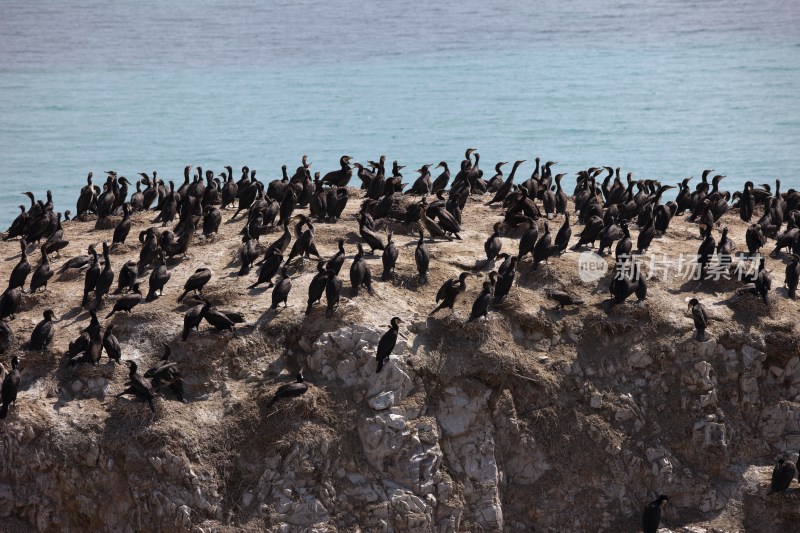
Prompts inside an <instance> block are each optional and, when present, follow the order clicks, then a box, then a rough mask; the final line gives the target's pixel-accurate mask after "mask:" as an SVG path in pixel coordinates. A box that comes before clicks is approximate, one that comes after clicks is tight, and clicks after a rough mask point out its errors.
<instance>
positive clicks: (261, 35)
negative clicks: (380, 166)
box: [0, 0, 800, 226]
mask: <svg viewBox="0 0 800 533" xmlns="http://www.w3.org/2000/svg"><path fill="white" fill-rule="evenodd" d="M365 4H366V5H362V4H361V3H357V2H352V1H351V2H338V3H330V2H328V3H324V4H318V3H313V2H292V3H286V4H275V5H273V6H271V7H266V6H260V5H257V4H249V3H248V4H238V5H234V6H230V5H223V4H222V3H219V2H195V3H190V2H188V1H185V0H179V1H176V2H171V3H169V5H161V4H159V3H156V2H145V3H142V2H136V3H134V2H128V1H120V2H117V3H115V4H113V5H110V6H104V5H103V3H101V2H96V3H90V2H82V3H81V4H80V5H81V7H74V6H66V5H61V3H59V2H23V1H22V0H5V1H4V2H2V3H1V4H0V119H1V120H2V127H0V193H2V194H0V225H3V226H4V225H6V224H8V223H9V222H10V220H11V219H12V218H13V217H14V216H15V215H16V212H15V208H14V206H15V205H17V204H19V203H25V202H26V201H27V199H25V198H24V197H23V196H21V194H20V193H21V192H23V191H25V190H32V191H34V192H35V193H36V194H37V196H39V195H40V194H44V191H45V190H46V189H48V188H50V189H52V190H53V192H54V195H55V203H56V208H57V209H60V210H63V209H72V210H73V211H74V204H75V200H76V197H77V190H78V188H79V187H80V186H81V185H82V184H83V183H84V180H85V176H86V173H87V172H88V171H90V170H92V171H94V172H95V175H98V174H102V171H103V170H111V169H114V170H117V171H118V172H120V173H121V174H123V175H127V176H129V177H131V176H133V177H135V176H136V173H137V172H141V171H147V172H150V171H152V170H157V171H158V173H159V176H160V177H164V178H165V179H175V180H180V179H182V169H183V166H184V165H186V164H195V165H201V166H203V167H204V168H213V169H220V168H221V167H222V166H223V165H228V164H230V165H233V166H234V167H235V168H236V167H239V166H241V165H244V164H247V165H249V166H251V167H252V168H255V169H257V170H258V175H259V177H260V178H262V179H269V178H274V177H278V176H279V175H280V165H281V164H284V163H286V164H288V165H289V167H290V168H294V167H296V166H297V165H298V164H299V161H300V157H301V156H302V154H304V153H307V154H309V155H310V157H311V160H312V161H313V162H314V166H313V167H312V169H313V170H319V171H321V172H323V173H324V172H326V171H328V170H331V169H334V168H336V167H337V165H338V158H339V156H340V155H342V154H344V153H347V154H350V155H352V156H354V157H355V158H356V160H360V161H363V160H366V159H374V158H376V157H377V156H378V155H380V154H382V153H385V154H387V155H388V156H389V158H390V160H392V159H398V160H399V161H400V162H401V163H403V164H406V165H408V168H409V169H412V168H418V166H419V165H421V164H424V163H435V162H438V161H440V160H442V159H444V160H447V161H449V162H451V163H452V165H453V166H456V165H457V164H458V161H460V159H461V158H462V157H463V152H464V149H465V148H467V147H468V146H470V147H476V148H478V149H479V151H480V153H481V156H482V159H481V162H482V164H483V165H484V167H483V168H484V169H485V171H486V172H489V171H490V169H491V167H492V166H493V164H494V162H496V161H498V160H506V161H507V160H512V161H513V160H514V159H518V158H519V159H527V160H528V161H529V162H530V163H526V164H525V165H524V166H523V167H521V169H520V171H519V172H520V175H521V176H522V177H527V176H528V175H530V172H531V171H532V169H533V158H534V157H535V156H537V155H538V156H541V157H542V158H543V159H544V160H554V161H558V162H559V164H558V165H557V166H556V167H555V169H557V170H558V171H559V172H569V173H570V174H571V175H572V174H574V172H575V171H577V170H578V169H581V168H586V167H588V166H592V165H613V166H620V167H622V168H623V172H625V171H632V172H634V173H635V176H636V177H641V178H645V177H653V178H660V179H662V180H666V181H668V182H669V181H677V180H679V179H681V178H683V177H686V176H690V175H694V176H699V174H700V173H701V171H702V169H704V168H714V169H716V170H717V171H718V172H719V173H722V174H726V175H727V176H728V179H727V180H726V181H724V182H723V185H724V186H725V187H727V188H729V189H735V188H741V186H742V184H743V182H744V181H745V180H747V179H754V180H756V181H759V182H762V181H772V180H774V179H775V178H781V179H782V180H783V181H784V183H785V186H787V185H788V186H795V187H800V180H798V178H797V176H796V173H797V168H798V163H800V157H799V156H798V154H800V97H799V95H800V7H798V5H797V4H796V2H779V1H766V2H757V1H746V2H745V1H740V2H703V3H699V4H697V3H692V2H678V1H673V2H656V1H655V0H653V1H646V2H637V3H633V2H627V3H626V2H589V1H588V0H582V1H576V2H556V1H547V2H543V3H540V5H538V6H536V5H526V6H518V5H516V4H515V3H512V2H506V3H500V4H493V6H487V5H484V4H483V3H481V2H476V1H474V0H466V1H462V2H442V3H437V4H436V5H428V4H401V3H396V2H394V3H392V2H384V1H379V2H371V3H365ZM406 176H407V178H412V177H413V173H406Z"/></svg>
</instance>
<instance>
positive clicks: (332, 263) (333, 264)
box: [326, 238, 346, 276]
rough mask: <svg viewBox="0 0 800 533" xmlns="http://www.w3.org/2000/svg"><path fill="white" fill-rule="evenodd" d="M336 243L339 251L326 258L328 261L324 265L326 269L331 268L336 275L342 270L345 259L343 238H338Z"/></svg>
mask: <svg viewBox="0 0 800 533" xmlns="http://www.w3.org/2000/svg"><path fill="white" fill-rule="evenodd" d="M337 243H338V245H339V251H337V252H336V253H335V254H334V255H333V257H331V258H330V259H328V263H327V265H326V268H327V269H328V270H333V271H334V272H335V273H336V275H337V276H338V275H339V272H340V271H341V270H342V265H343V264H344V259H345V255H346V253H345V250H344V239H341V238H340V239H339V240H338V241H337Z"/></svg>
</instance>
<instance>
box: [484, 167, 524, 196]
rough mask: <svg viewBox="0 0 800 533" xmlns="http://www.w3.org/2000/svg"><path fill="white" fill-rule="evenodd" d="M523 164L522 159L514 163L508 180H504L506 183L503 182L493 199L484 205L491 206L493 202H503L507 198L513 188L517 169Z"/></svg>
mask: <svg viewBox="0 0 800 533" xmlns="http://www.w3.org/2000/svg"><path fill="white" fill-rule="evenodd" d="M524 162H525V160H524V159H522V160H519V161H514V166H513V167H512V168H511V173H510V174H509V175H508V178H506V181H504V182H503V184H502V185H501V186H500V188H499V189H497V192H496V193H495V194H494V197H493V198H492V199H491V200H489V201H488V202H487V203H486V205H491V204H493V203H495V202H502V201H503V200H505V198H506V196H508V193H510V192H511V188H512V187H513V186H514V176H515V175H516V174H517V169H518V168H519V166H520V165H521V164H522V163H524Z"/></svg>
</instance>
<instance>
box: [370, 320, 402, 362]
mask: <svg viewBox="0 0 800 533" xmlns="http://www.w3.org/2000/svg"><path fill="white" fill-rule="evenodd" d="M402 323H403V321H402V320H401V319H400V318H398V317H393V318H392V321H391V325H390V326H389V331H387V332H386V333H384V334H383V336H382V337H381V340H380V341H378V351H377V353H376V354H375V357H376V358H377V360H378V368H376V369H375V373H376V374H378V373H379V372H380V371H381V369H382V368H383V365H384V363H386V361H388V360H389V355H391V353H392V350H394V346H395V344H397V336H398V335H399V334H400V324H402Z"/></svg>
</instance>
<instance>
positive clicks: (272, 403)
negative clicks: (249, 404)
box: [267, 394, 278, 408]
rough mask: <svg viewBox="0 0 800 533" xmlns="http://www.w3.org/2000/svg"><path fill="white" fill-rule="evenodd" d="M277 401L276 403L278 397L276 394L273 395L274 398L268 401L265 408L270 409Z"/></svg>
mask: <svg viewBox="0 0 800 533" xmlns="http://www.w3.org/2000/svg"><path fill="white" fill-rule="evenodd" d="M277 401H278V395H277V394H276V395H275V396H273V397H272V399H271V400H270V401H269V403H268V404H267V407H268V408H269V407H272V406H273V405H275V402H277Z"/></svg>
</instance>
